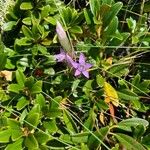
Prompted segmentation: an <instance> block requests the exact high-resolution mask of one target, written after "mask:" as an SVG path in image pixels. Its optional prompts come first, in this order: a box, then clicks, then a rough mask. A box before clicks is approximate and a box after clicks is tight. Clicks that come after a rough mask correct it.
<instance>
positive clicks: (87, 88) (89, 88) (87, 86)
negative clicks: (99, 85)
mask: <svg viewBox="0 0 150 150" xmlns="http://www.w3.org/2000/svg"><path fill="white" fill-rule="evenodd" d="M92 82H93V80H88V81H87V82H86V83H85V85H84V86H83V92H84V93H85V94H86V95H87V96H90V95H91V91H92V90H93V89H92Z"/></svg>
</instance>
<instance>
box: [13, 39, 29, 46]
mask: <svg viewBox="0 0 150 150" xmlns="http://www.w3.org/2000/svg"><path fill="white" fill-rule="evenodd" d="M31 44H32V42H31V39H29V38H27V37H23V38H21V39H16V40H15V46H16V45H19V46H28V45H31Z"/></svg>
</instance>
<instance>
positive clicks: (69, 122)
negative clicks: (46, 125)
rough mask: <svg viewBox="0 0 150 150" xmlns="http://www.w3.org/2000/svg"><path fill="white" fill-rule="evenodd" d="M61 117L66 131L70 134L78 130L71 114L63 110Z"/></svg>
mask: <svg viewBox="0 0 150 150" xmlns="http://www.w3.org/2000/svg"><path fill="white" fill-rule="evenodd" d="M63 119H64V122H65V124H66V126H67V129H68V131H69V132H70V133H71V134H73V133H77V132H78V129H77V126H76V124H75V122H74V120H73V119H72V117H71V115H70V114H69V113H68V112H67V111H65V110H64V111H63Z"/></svg>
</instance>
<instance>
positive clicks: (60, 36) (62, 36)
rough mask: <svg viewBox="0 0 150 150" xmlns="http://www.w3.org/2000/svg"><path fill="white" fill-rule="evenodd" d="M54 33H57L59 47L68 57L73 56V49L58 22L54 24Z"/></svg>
mask: <svg viewBox="0 0 150 150" xmlns="http://www.w3.org/2000/svg"><path fill="white" fill-rule="evenodd" d="M56 32H57V36H58V39H59V42H60V44H61V46H62V47H63V49H64V51H66V52H67V53H69V54H70V55H73V49H72V46H71V44H70V41H69V39H68V36H67V34H66V32H65V30H64V29H63V27H62V25H61V24H60V22H58V21H57V24H56Z"/></svg>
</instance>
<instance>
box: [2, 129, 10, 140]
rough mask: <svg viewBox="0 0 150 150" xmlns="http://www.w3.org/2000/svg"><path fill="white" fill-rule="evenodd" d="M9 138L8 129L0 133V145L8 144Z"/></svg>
mask: <svg viewBox="0 0 150 150" xmlns="http://www.w3.org/2000/svg"><path fill="white" fill-rule="evenodd" d="M10 136H11V130H10V129H7V130H2V131H0V143H8V142H9V141H10Z"/></svg>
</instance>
